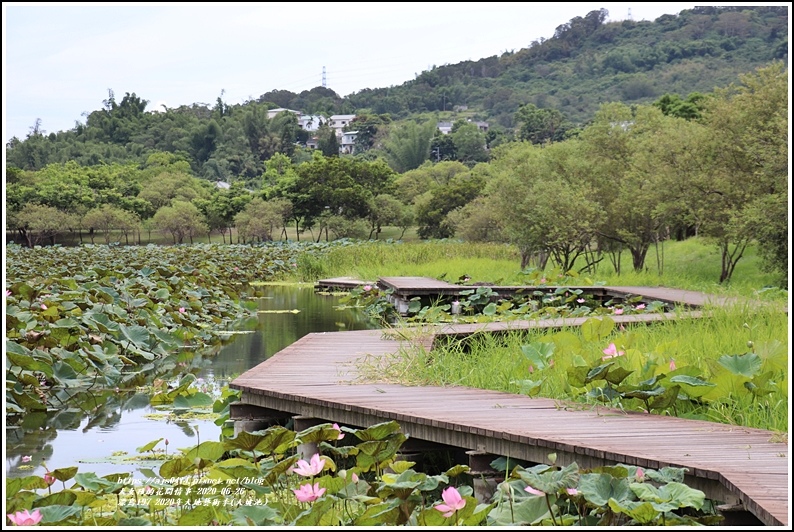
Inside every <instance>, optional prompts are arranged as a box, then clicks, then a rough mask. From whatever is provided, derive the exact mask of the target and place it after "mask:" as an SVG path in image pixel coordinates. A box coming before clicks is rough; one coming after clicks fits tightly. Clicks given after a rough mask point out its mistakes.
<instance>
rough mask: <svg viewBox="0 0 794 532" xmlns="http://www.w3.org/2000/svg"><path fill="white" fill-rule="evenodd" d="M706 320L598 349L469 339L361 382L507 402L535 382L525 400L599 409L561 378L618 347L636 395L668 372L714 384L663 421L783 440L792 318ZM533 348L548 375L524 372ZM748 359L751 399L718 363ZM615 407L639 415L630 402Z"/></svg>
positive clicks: (576, 339)
mask: <svg viewBox="0 0 794 532" xmlns="http://www.w3.org/2000/svg"><path fill="white" fill-rule="evenodd" d="M706 314H707V317H704V318H701V319H689V318H683V319H677V320H669V321H665V322H661V323H655V324H652V325H635V326H628V327H626V328H625V329H623V330H620V329H616V330H615V331H614V332H613V333H612V334H611V335H610V336H609V337H606V338H602V339H600V340H586V339H585V338H584V337H583V336H582V334H581V331H580V329H579V328H577V327H572V328H564V329H562V330H556V331H548V330H542V331H540V330H539V331H523V332H519V331H512V332H509V333H507V334H505V335H501V336H500V335H492V334H481V335H474V336H472V337H469V338H467V339H465V340H454V341H450V342H448V343H447V344H445V345H444V344H443V343H442V345H440V346H438V347H436V348H435V349H433V350H432V351H430V352H428V351H426V350H423V349H418V348H409V349H404V350H403V351H402V352H400V353H398V354H396V355H394V356H392V357H389V358H387V359H385V360H381V361H376V359H372V360H369V361H367V362H366V363H365V364H364V365H363V367H362V368H360V371H361V373H362V375H363V376H364V378H365V379H367V380H377V381H389V382H399V383H402V384H406V385H415V386H416V385H439V386H468V387H473V388H480V389H488V390H498V391H504V392H510V393H529V392H528V390H527V389H526V388H525V387H526V383H525V381H527V380H532V381H535V382H539V381H540V382H541V384H540V386H539V388H538V389H536V390H533V391H532V392H531V395H533V396H541V397H547V398H552V399H557V400H560V401H575V402H579V403H584V404H590V405H593V406H595V405H596V404H601V403H596V402H595V400H593V399H588V398H587V396H586V395H585V394H586V392H587V390H589V389H591V388H593V387H594V386H595V384H592V385H589V386H588V387H587V389H579V388H573V387H572V386H571V385H570V384H569V379H568V374H567V368H569V367H572V366H573V365H578V364H581V362H582V361H584V362H586V363H587V364H589V365H590V366H591V367H594V366H596V365H599V364H601V363H602V361H601V357H602V356H603V349H604V348H606V347H607V346H608V345H609V344H610V343H614V344H615V345H616V346H617V347H618V349H620V350H621V351H624V352H625V355H624V356H621V357H618V358H615V359H612V360H613V361H614V362H615V363H616V364H618V365H620V366H621V367H624V368H625V369H627V370H630V371H632V372H633V374H632V375H631V376H630V377H629V378H628V379H627V380H626V383H630V384H634V385H636V384H639V382H641V381H644V380H647V379H650V378H652V377H653V376H654V375H658V374H660V373H669V372H670V371H671V369H670V363H671V362H673V363H674V364H675V366H676V368H677V369H683V368H687V367H691V368H696V370H697V371H696V373H697V375H698V376H700V378H701V379H702V380H705V381H714V382H719V383H720V384H719V386H717V387H716V388H714V389H713V390H711V391H710V392H709V393H710V395H709V397H708V399H707V400H702V401H700V402H695V401H692V402H686V401H679V402H678V404H677V405H676V407H675V409H669V411H668V412H667V413H668V414H670V415H678V416H681V417H690V418H696V419H705V420H710V421H716V422H722V423H730V424H735V425H743V426H751V427H757V428H763V429H768V430H775V431H780V432H787V431H788V397H789V395H788V326H789V325H788V316H787V315H786V314H785V313H782V312H779V311H778V310H775V309H774V308H772V307H754V308H750V307H747V306H741V305H736V306H733V307H727V308H709V309H706ZM533 342H545V343H553V344H554V355H553V360H554V364H553V365H552V366H551V367H547V368H545V369H543V370H542V371H537V370H534V371H532V370H530V367H529V366H530V363H529V362H528V360H527V358H526V357H525V356H524V355H523V353H522V349H521V347H522V346H524V345H527V344H530V343H533ZM748 342H751V343H749V344H748ZM750 346H752V347H750ZM748 352H754V353H756V354H757V355H758V356H759V357H760V359H761V360H762V365H761V368H760V371H759V372H758V373H759V374H764V373H767V372H770V379H769V382H770V389H771V392H770V393H768V394H762V395H760V396H758V397H755V396H753V394H752V393H751V392H750V391H749V390H748V389H747V388H746V387H745V386H744V382H746V381H749V380H750V379H749V378H744V377H742V376H730V377H731V378H730V379H726V378H725V376H726V375H727V370H726V369H725V368H724V367H723V366H722V365H721V364H720V363H719V362H718V360H719V359H720V357H722V356H723V355H728V356H732V355H743V354H746V353H748ZM602 384H603V383H602ZM612 406H619V407H622V408H626V409H635V410H636V409H641V408H642V404H641V403H640V402H639V401H635V400H629V401H627V402H626V403H625V404H619V405H612Z"/></svg>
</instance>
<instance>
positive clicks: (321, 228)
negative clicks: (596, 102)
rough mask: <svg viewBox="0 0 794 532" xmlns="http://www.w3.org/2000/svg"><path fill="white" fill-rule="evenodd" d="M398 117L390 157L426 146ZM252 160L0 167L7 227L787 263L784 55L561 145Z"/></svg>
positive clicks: (533, 255) (628, 109)
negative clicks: (687, 241)
mask: <svg viewBox="0 0 794 532" xmlns="http://www.w3.org/2000/svg"><path fill="white" fill-rule="evenodd" d="M536 111H537V110H536V109H528V110H527V111H526V112H527V114H529V115H531V114H532V113H534V112H536ZM552 121H553V120H552ZM541 123H542V124H543V123H545V122H543V121H541ZM406 127H412V128H413V133H412V134H410V135H405V136H404V138H406V139H409V138H413V139H414V141H416V142H414V144H411V143H410V142H407V141H406V145H405V146H403V147H402V148H401V149H402V150H404V152H405V154H404V157H409V155H410V153H411V152H412V151H415V150H418V149H420V148H421V149H422V150H429V147H430V145H431V141H432V136H431V131H430V128H429V127H425V130H424V131H423V130H422V126H421V125H418V124H415V125H414V126H406ZM461 127H463V125H461ZM458 131H460V128H459V129H458ZM453 134H454V133H453ZM422 135H424V136H423V137H422ZM420 141H421V146H420ZM394 149H395V150H396V151H395V153H394V156H398V153H401V152H399V150H397V148H396V147H395V148H394ZM263 166H264V168H265V169H264V171H263V172H262V173H261V175H260V176H259V177H258V178H257V185H256V186H255V187H249V186H246V184H245V183H243V182H236V183H233V184H232V185H231V186H230V187H229V188H218V187H217V186H215V185H214V184H213V183H210V182H209V181H207V180H204V179H199V178H198V177H197V176H196V175H195V170H194V169H193V168H192V166H191V165H190V163H189V161H187V160H186V159H185V158H184V157H182V156H180V155H179V154H178V153H177V154H175V153H167V152H157V153H153V154H151V155H149V157H148V158H147V160H146V163H145V164H143V165H135V164H130V163H128V164H121V163H113V164H104V165H81V164H79V163H78V162H76V161H69V162H66V163H55V164H49V165H47V166H45V167H44V168H42V169H40V170H37V171H30V170H22V169H19V168H13V167H9V168H7V179H6V181H7V196H6V202H7V203H6V207H7V230H11V231H14V232H15V233H16V234H17V235H18V236H19V237H20V238H22V239H23V240H24V241H25V242H26V243H27V244H29V245H36V244H42V243H46V242H48V241H50V242H53V241H54V239H55V238H56V236H57V235H58V234H61V233H64V232H66V231H73V232H77V233H78V234H79V235H80V238H81V239H82V238H83V237H85V238H86V239H90V241H91V242H94V240H95V239H96V238H99V239H104V241H105V242H110V241H111V238H117V237H118V235H119V234H120V235H122V236H123V237H124V239H125V243H136V242H140V240H141V233H142V232H146V231H149V232H151V231H159V232H162V233H164V234H167V235H169V236H170V237H171V238H172V241H173V242H174V243H182V242H190V241H192V239H193V238H194V237H195V236H197V235H200V234H201V235H205V234H213V233H215V234H219V235H221V236H222V239H223V241H224V242H226V237H227V235H228V236H229V239H230V241H231V228H232V227H235V228H236V229H237V233H238V238H240V239H242V241H244V242H258V241H266V240H270V239H278V238H286V235H287V228H288V227H294V229H295V234H296V235H297V237H298V238H300V237H301V235H306V234H307V233H308V234H310V235H311V238H314V239H316V240H319V239H320V238H322V236H323V235H324V236H325V238H326V239H328V238H342V237H353V238H377V237H378V234H379V233H380V231H381V229H382V227H384V226H396V227H400V228H402V230H403V233H404V231H405V230H406V229H407V228H409V227H412V226H416V227H417V233H418V235H419V236H420V237H421V238H425V239H429V238H447V237H460V238H464V239H466V240H472V241H475V240H482V241H498V242H510V243H512V244H515V245H516V246H517V247H518V248H519V249H520V250H521V253H522V257H523V258H522V268H523V267H526V266H528V265H530V264H532V265H536V266H538V267H541V268H542V267H545V266H546V264H547V263H548V261H552V262H553V263H554V264H556V265H558V266H559V267H560V268H562V269H563V270H566V271H567V270H570V269H572V268H574V267H575V265H576V264H581V259H584V264H585V266H584V269H588V268H593V267H595V265H596V264H598V262H600V261H602V260H610V261H612V263H613V264H614V266H615V269H616V270H617V271H618V272H620V271H621V270H622V269H623V268H624V265H622V264H621V263H620V261H621V257H622V252H623V251H624V250H625V251H628V252H629V254H630V256H631V262H632V264H631V267H632V268H633V269H635V270H642V269H643V268H645V267H646V262H647V255H648V252H649V250H650V249H651V248H655V249H659V247H660V246H663V245H664V242H665V241H666V240H668V239H671V238H686V237H687V236H690V235H700V236H704V237H707V238H709V239H711V240H712V241H713V242H714V243H715V245H717V246H718V248H719V249H720V256H721V261H722V267H721V274H720V279H719V280H720V282H725V281H728V280H730V278H731V275H732V273H733V271H734V268H735V266H736V264H737V263H738V261H739V260H740V259H741V258H742V257H743V256H744V253H745V251H746V249H747V246H748V244H750V243H751V242H757V243H758V245H759V248H760V250H761V252H762V254H763V257H764V259H765V267H767V268H769V269H770V270H771V271H776V272H778V273H780V274H781V278H783V277H785V273H786V272H787V271H788V211H787V203H788V78H787V71H786V68H785V66H784V65H783V64H782V63H773V64H771V65H769V66H767V67H764V68H761V69H758V70H757V71H755V72H753V73H750V74H745V75H743V76H741V77H740V78H739V83H735V84H731V85H729V86H728V87H725V88H722V89H717V90H715V91H714V92H713V93H710V94H708V95H700V94H698V95H695V96H693V97H689V98H687V99H681V98H680V97H677V96H672V95H667V96H666V97H664V98H661V99H659V100H658V101H657V102H655V103H654V104H652V105H634V106H630V105H626V104H623V103H609V104H604V105H602V106H601V108H600V109H599V111H598V112H597V113H596V116H595V117H594V119H593V121H592V123H591V124H589V125H588V126H586V127H584V128H581V129H577V130H575V131H572V132H570V133H569V135H568V136H567V137H566V138H564V139H562V140H557V138H556V136H554V135H551V136H548V135H547V136H542V135H541V136H540V137H537V136H536V137H533V136H532V135H528V136H527V138H526V140H517V141H512V142H506V143H504V144H502V145H500V146H498V147H495V148H494V149H493V150H492V153H491V154H490V160H489V161H488V162H476V163H475V164H473V165H472V164H469V165H467V164H464V163H462V162H460V161H451V160H446V161H438V162H433V161H425V162H421V164H418V165H417V166H416V167H414V168H410V169H406V170H404V171H402V172H396V171H395V170H394V169H393V168H392V166H390V165H389V164H388V162H387V158H386V157H377V158H374V159H372V160H366V159H363V158H357V157H350V156H338V155H334V156H325V155H323V154H322V153H321V152H314V153H313V154H312V155H311V157H310V158H307V159H306V160H304V161H303V162H300V163H295V162H294V161H293V159H291V158H290V157H289V156H287V155H285V154H282V153H279V152H275V153H273V154H272V155H271V156H270V157H269V158H268V159H267V160H266V161H264V163H263ZM111 235H116V236H111ZM304 238H305V237H304ZM100 241H102V240H100ZM657 256H662V255H661V254H658V253H657ZM658 266H659V267H660V268H661V267H663V265H662V264H661V263H660V264H658Z"/></svg>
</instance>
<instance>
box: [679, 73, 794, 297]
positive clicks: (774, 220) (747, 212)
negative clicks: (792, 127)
mask: <svg viewBox="0 0 794 532" xmlns="http://www.w3.org/2000/svg"><path fill="white" fill-rule="evenodd" d="M739 80H740V84H739V85H735V84H732V85H731V86H729V87H727V88H725V89H718V90H715V97H714V98H713V99H709V100H708V102H707V103H706V111H705V113H704V123H705V124H706V126H707V128H708V129H709V132H710V140H711V142H709V143H708V144H707V147H706V149H707V152H706V153H705V154H704V156H705V157H706V159H707V160H708V162H709V164H711V165H712V166H711V168H712V169H713V170H712V171H711V172H708V173H703V174H701V175H700V176H698V177H699V178H698V179H697V180H694V181H693V182H692V185H693V187H694V188H695V190H696V191H697V192H696V193H695V194H693V195H692V196H696V197H701V198H702V197H709V198H710V199H711V201H710V202H709V204H708V205H703V204H700V207H701V208H704V209H707V210H706V211H705V213H704V215H703V218H704V225H703V232H704V234H705V235H708V236H710V237H711V238H713V239H715V241H716V242H717V245H718V246H719V248H720V251H721V255H722V270H721V273H720V282H721V283H722V282H726V281H728V280H730V278H731V276H732V274H733V271H734V268H735V267H736V263H737V262H738V261H739V260H740V259H741V258H742V256H743V254H744V250H745V249H746V246H747V244H748V243H749V242H750V241H751V240H753V239H754V238H757V237H758V238H759V240H758V241H759V244H760V245H761V246H762V255H763V256H764V257H765V258H766V259H767V261H773V262H767V264H766V266H767V268H769V269H771V270H773V271H778V272H780V273H781V275H784V274H785V272H787V271H788V216H787V215H786V216H780V214H781V213H783V212H786V209H785V208H784V207H783V206H784V205H787V204H788V179H789V177H788V176H789V166H788V74H787V70H786V68H785V66H784V65H783V63H780V62H777V63H773V64H771V65H769V66H768V67H764V68H760V69H758V70H757V71H756V72H755V73H752V74H747V75H744V76H740V77H739Z"/></svg>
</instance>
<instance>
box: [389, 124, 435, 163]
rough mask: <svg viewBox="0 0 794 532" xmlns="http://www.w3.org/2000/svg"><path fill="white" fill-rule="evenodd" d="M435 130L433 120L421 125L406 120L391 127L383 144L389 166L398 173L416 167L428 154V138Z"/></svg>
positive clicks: (429, 138) (431, 136)
mask: <svg viewBox="0 0 794 532" xmlns="http://www.w3.org/2000/svg"><path fill="white" fill-rule="evenodd" d="M435 131H436V124H435V122H433V121H428V122H425V123H424V124H422V125H419V124H417V123H416V122H406V123H404V124H402V125H399V126H396V127H393V128H392V129H391V131H390V132H389V138H388V140H387V141H386V142H385V143H384V145H383V149H384V151H385V152H386V160H387V162H388V163H389V166H391V167H392V169H394V171H395V172H398V173H403V172H407V171H408V170H413V169H414V168H418V167H419V166H420V165H421V164H422V163H423V162H425V161H426V160H427V159H428V157H429V156H430V140H431V139H432V138H433V133H434V132H435Z"/></svg>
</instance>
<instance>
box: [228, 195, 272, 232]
mask: <svg viewBox="0 0 794 532" xmlns="http://www.w3.org/2000/svg"><path fill="white" fill-rule="evenodd" d="M282 216H283V212H282V211H281V209H280V205H278V204H277V203H275V202H269V201H265V200H263V199H262V198H254V199H252V200H251V202H250V203H249V204H248V205H246V207H245V209H243V210H242V212H240V213H239V214H237V215H236V216H235V217H234V225H235V227H237V234H238V235H239V236H240V238H241V239H242V241H243V242H253V241H254V240H255V239H256V240H259V241H260V242H263V241H269V240H273V229H275V228H277V227H281V224H282Z"/></svg>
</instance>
